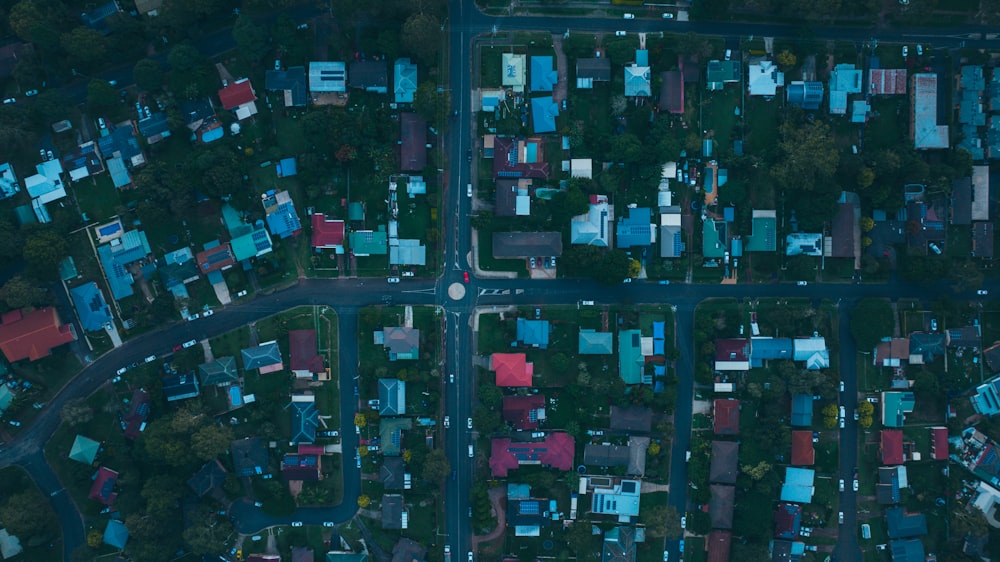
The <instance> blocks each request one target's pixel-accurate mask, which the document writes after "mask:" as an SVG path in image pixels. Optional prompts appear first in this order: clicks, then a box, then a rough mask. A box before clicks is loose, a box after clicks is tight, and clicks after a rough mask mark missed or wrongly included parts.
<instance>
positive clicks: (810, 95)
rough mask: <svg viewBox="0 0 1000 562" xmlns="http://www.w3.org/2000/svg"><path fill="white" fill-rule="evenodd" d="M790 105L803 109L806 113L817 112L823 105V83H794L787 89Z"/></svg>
mask: <svg viewBox="0 0 1000 562" xmlns="http://www.w3.org/2000/svg"><path fill="white" fill-rule="evenodd" d="M785 99H786V100H787V101H788V105H795V106H798V107H801V108H802V109H804V110H806V111H816V110H817V109H819V106H820V104H821V103H823V83H822V82H803V81H802V80H796V81H792V82H790V83H789V84H788V87H786V88H785Z"/></svg>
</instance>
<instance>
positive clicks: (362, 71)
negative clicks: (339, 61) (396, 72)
mask: <svg viewBox="0 0 1000 562" xmlns="http://www.w3.org/2000/svg"><path fill="white" fill-rule="evenodd" d="M349 80H350V85H351V87H352V88H356V89H359V90H364V91H366V92H372V93H375V94H387V93H389V77H388V76H387V70H386V65H385V61H384V60H382V61H375V60H363V61H354V62H352V63H351V74H350V77H349Z"/></svg>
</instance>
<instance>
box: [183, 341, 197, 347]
mask: <svg viewBox="0 0 1000 562" xmlns="http://www.w3.org/2000/svg"><path fill="white" fill-rule="evenodd" d="M197 344H198V340H189V341H186V342H184V343H182V344H181V347H183V348H184V349H187V348H189V347H194V346H195V345H197Z"/></svg>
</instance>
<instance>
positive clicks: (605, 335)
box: [577, 328, 614, 355]
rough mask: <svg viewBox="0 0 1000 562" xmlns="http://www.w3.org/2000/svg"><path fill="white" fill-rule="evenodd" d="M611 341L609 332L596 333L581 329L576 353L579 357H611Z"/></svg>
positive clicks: (611, 337)
mask: <svg viewBox="0 0 1000 562" xmlns="http://www.w3.org/2000/svg"><path fill="white" fill-rule="evenodd" d="M613 339H614V338H613V336H612V334H611V332H598V331H597V330H592V329H589V328H581V329H580V336H579V339H578V341H577V353H579V354H580V355H611V352H612V351H613V347H612V345H613V342H612V340H613Z"/></svg>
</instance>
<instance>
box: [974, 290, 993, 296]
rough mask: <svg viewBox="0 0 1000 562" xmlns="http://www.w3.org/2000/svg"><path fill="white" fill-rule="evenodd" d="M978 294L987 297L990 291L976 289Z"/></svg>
mask: <svg viewBox="0 0 1000 562" xmlns="http://www.w3.org/2000/svg"><path fill="white" fill-rule="evenodd" d="M976 294H977V295H979V296H981V297H985V296H986V295H988V294H990V292H989V291H987V290H986V289H979V290H978V291H976Z"/></svg>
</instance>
